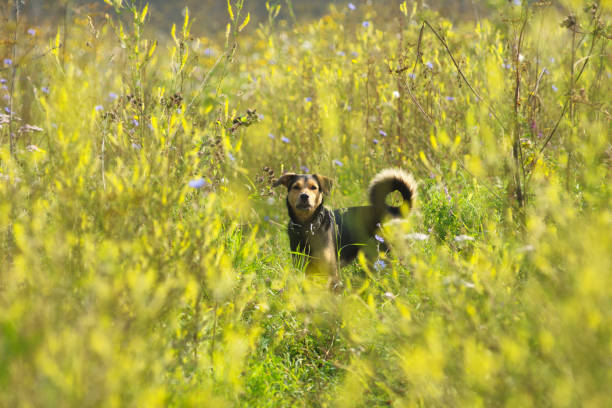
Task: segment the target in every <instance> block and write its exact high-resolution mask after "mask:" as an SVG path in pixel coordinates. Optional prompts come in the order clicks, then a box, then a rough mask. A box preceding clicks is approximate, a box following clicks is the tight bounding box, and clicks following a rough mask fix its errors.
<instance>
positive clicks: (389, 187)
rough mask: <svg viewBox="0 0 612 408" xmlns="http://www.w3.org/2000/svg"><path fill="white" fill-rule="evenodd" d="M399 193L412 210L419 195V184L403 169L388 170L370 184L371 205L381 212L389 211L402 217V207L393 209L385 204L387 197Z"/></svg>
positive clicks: (375, 177) (379, 174)
mask: <svg viewBox="0 0 612 408" xmlns="http://www.w3.org/2000/svg"><path fill="white" fill-rule="evenodd" d="M394 191H399V192H400V194H401V195H402V198H403V199H404V203H405V204H407V205H408V207H409V208H412V205H413V204H414V200H415V198H416V193H417V184H416V181H414V177H412V175H411V174H409V173H406V172H405V171H404V170H402V169H386V170H383V171H381V172H380V173H378V174H377V175H376V176H374V178H373V179H372V181H371V182H370V187H369V188H368V196H369V198H370V203H371V204H372V206H374V208H376V209H377V210H379V211H381V212H382V211H384V210H385V209H387V210H388V211H389V212H391V213H392V214H394V215H397V216H399V215H401V213H400V207H393V206H390V205H387V204H386V203H385V199H386V198H387V195H388V194H390V193H392V192H394Z"/></svg>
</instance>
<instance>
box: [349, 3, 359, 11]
mask: <svg viewBox="0 0 612 408" xmlns="http://www.w3.org/2000/svg"><path fill="white" fill-rule="evenodd" d="M348 8H349V10H351V11H352V10H355V9H356V8H357V7H355V5H354V4H353V3H349V4H348Z"/></svg>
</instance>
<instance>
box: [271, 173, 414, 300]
mask: <svg viewBox="0 0 612 408" xmlns="http://www.w3.org/2000/svg"><path fill="white" fill-rule="evenodd" d="M332 184H333V182H332V180H331V179H329V178H328V177H325V176H322V175H320V174H296V173H285V174H283V175H282V176H281V177H280V178H278V180H276V181H275V182H274V183H273V184H272V186H273V187H277V186H280V185H283V186H285V187H287V199H286V202H287V210H288V212H289V225H288V227H287V232H288V234H289V244H290V247H291V252H292V254H293V259H294V261H296V262H297V261H298V260H299V259H300V256H299V255H300V254H303V255H305V256H306V260H307V262H308V263H307V265H306V272H307V273H309V274H317V275H326V276H328V277H329V278H330V285H331V286H332V288H338V287H339V286H341V281H340V276H339V271H338V264H340V266H341V267H342V266H345V265H347V264H349V263H351V262H352V261H353V260H354V259H355V258H356V257H357V255H358V253H359V251H360V250H362V249H365V250H368V249H371V248H372V247H373V246H374V248H376V244H375V241H374V239H375V234H376V232H377V231H378V229H379V227H380V223H381V222H382V221H383V220H384V219H385V218H387V217H393V218H398V217H401V216H402V207H394V206H390V205H388V204H386V202H385V200H386V197H387V195H388V194H390V193H392V192H394V191H399V192H400V194H401V195H402V198H403V200H404V204H406V205H407V206H408V208H409V209H410V208H412V206H413V204H414V200H415V198H416V193H417V184H416V182H415V180H414V178H413V177H412V175H410V174H409V173H406V172H405V171H403V170H401V169H386V170H383V171H381V172H380V173H378V174H377V175H376V176H375V177H374V178H373V179H372V181H371V182H370V186H369V188H368V197H369V201H370V205H365V206H359V207H348V208H340V209H336V210H330V209H328V208H327V207H325V205H324V198H325V197H326V196H328V195H329V193H330V191H331V188H332ZM382 245H383V248H385V249H386V246H384V243H383V244H382ZM374 253H377V251H375V252H374ZM366 256H369V257H370V258H371V257H372V251H370V252H369V253H367V252H366Z"/></svg>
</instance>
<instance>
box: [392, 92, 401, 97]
mask: <svg viewBox="0 0 612 408" xmlns="http://www.w3.org/2000/svg"><path fill="white" fill-rule="evenodd" d="M399 97H400V93H399V92H398V91H393V98H395V99H398V98H399Z"/></svg>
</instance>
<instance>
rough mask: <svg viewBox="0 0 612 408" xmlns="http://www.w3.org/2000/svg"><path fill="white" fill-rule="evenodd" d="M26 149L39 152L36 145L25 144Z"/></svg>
mask: <svg viewBox="0 0 612 408" xmlns="http://www.w3.org/2000/svg"><path fill="white" fill-rule="evenodd" d="M26 150H27V151H28V152H40V148H39V147H38V146H36V145H28V146H26Z"/></svg>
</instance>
